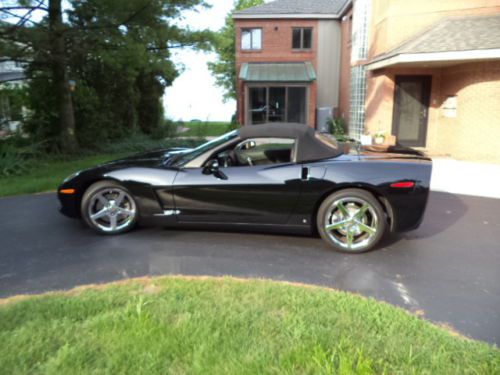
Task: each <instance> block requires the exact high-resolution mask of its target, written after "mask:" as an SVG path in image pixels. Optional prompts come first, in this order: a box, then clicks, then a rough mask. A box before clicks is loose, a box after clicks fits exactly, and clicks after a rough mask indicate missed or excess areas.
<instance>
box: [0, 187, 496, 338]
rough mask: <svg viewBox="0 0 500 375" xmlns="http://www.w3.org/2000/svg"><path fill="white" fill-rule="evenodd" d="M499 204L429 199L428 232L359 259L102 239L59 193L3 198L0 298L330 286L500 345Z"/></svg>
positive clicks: (288, 246)
mask: <svg viewBox="0 0 500 375" xmlns="http://www.w3.org/2000/svg"><path fill="white" fill-rule="evenodd" d="M499 216H500V200H496V199H486V198H477V197H466V196H457V195H450V194H447V193H432V194H431V198H430V202H429V206H428V210H427V214H426V217H425V220H424V222H423V224H422V226H421V228H420V229H419V230H417V231H414V232H410V233H407V234H404V235H402V236H399V237H396V238H390V239H388V240H386V241H385V243H384V244H383V245H382V246H381V248H380V249H379V250H378V251H374V252H371V253H368V254H362V255H344V254H338V253H335V252H332V251H331V250H329V248H328V247H327V246H326V245H325V244H323V242H322V241H321V240H320V239H319V238H309V237H297V236H283V235H270V234H250V233H222V232H204V231H187V230H186V231H182V230H169V229H163V228H143V229H139V230H137V231H134V232H132V233H129V234H126V235H123V236H118V237H106V236H100V235H97V234H94V232H92V231H91V230H89V229H87V228H85V227H83V225H82V224H81V223H80V222H79V221H76V220H71V219H67V218H65V217H63V216H61V215H60V214H59V213H58V212H57V202H56V197H55V195H54V194H43V195H35V196H20V197H14V198H4V199H0V223H1V224H0V298H1V297H7V296H11V295H15V294H23V293H39V292H44V291H48V290H56V289H69V288H72V287H74V286H76V285H82V284H89V283H100V282H107V281H113V280H118V279H123V278H128V277H136V276H144V275H164V274H186V275H233V276H239V277H264V278H272V279H276V280H289V281H298V282H305V283H311V284H319V285H326V286H329V287H333V288H338V289H342V290H348V291H354V292H358V293H361V294H363V295H366V296H372V297H375V298H377V299H379V300H383V301H387V302H390V303H393V304H395V305H399V306H402V307H404V308H406V309H408V310H411V311H413V312H418V313H419V314H423V316H424V317H426V318H427V319H430V320H432V321H434V322H443V323H445V324H447V325H450V326H452V327H454V328H455V329H457V330H458V331H460V332H462V333H463V334H465V335H467V336H470V337H473V338H477V339H481V340H485V341H488V342H491V343H496V344H500V217H499Z"/></svg>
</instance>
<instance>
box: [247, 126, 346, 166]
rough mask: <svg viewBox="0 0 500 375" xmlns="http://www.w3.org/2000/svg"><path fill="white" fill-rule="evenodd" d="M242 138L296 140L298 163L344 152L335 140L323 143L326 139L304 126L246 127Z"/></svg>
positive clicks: (331, 156)
mask: <svg viewBox="0 0 500 375" xmlns="http://www.w3.org/2000/svg"><path fill="white" fill-rule="evenodd" d="M239 133H240V138H242V139H248V138H264V137H275V138H294V139H296V140H297V152H296V159H297V162H299V163H300V162H306V161H313V160H321V159H329V158H334V157H337V156H339V155H341V154H342V153H343V152H342V150H341V149H340V147H339V146H338V144H337V142H336V141H334V140H333V139H328V142H327V141H322V140H321V138H322V137H325V136H324V135H321V134H316V131H315V130H314V129H312V128H310V127H309V126H307V125H304V124H293V123H279V122H276V123H272V124H262V125H246V126H243V127H241V128H240V130H239Z"/></svg>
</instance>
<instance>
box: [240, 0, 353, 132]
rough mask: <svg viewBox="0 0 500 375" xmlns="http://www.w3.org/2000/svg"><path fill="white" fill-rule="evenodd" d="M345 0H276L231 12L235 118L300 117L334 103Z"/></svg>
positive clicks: (312, 120)
mask: <svg viewBox="0 0 500 375" xmlns="http://www.w3.org/2000/svg"><path fill="white" fill-rule="evenodd" d="M345 6H347V3H346V1H345V0H315V1H303V0H277V1H273V2H270V3H267V4H264V5H261V6H257V7H253V8H249V9H246V10H243V11H240V12H236V13H235V14H234V16H233V17H234V21H235V29H236V40H237V42H236V66H237V74H238V85H237V89H238V100H237V103H238V119H239V121H240V123H242V124H259V123H263V122H300V123H306V124H308V125H309V126H312V127H314V126H315V125H316V110H317V108H322V107H326V108H333V107H338V100H339V98H338V95H339V87H338V85H339V80H338V77H339V74H340V73H339V71H340V48H339V47H338V46H339V44H340V39H341V32H340V14H341V13H342V12H343V11H344V7H345Z"/></svg>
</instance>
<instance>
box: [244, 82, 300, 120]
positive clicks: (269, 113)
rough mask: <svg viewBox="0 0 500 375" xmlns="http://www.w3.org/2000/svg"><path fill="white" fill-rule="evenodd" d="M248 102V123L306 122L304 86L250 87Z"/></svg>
mask: <svg viewBox="0 0 500 375" xmlns="http://www.w3.org/2000/svg"><path fill="white" fill-rule="evenodd" d="M248 102H249V103H248V104H249V105H248V107H249V108H248V121H249V122H250V124H264V123H267V122H295V123H300V124H305V123H306V113H307V112H306V104H307V88H306V87H305V86H288V87H287V86H269V87H250V88H249V98H248Z"/></svg>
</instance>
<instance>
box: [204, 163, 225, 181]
mask: <svg viewBox="0 0 500 375" xmlns="http://www.w3.org/2000/svg"><path fill="white" fill-rule="evenodd" d="M202 173H203V174H205V175H210V174H212V175H214V177H216V178H218V179H219V180H227V176H226V175H225V174H224V172H222V171H221V170H219V161H218V160H217V159H213V160H210V161H209V162H208V163H207V165H206V166H205V167H204V168H203V170H202Z"/></svg>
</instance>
